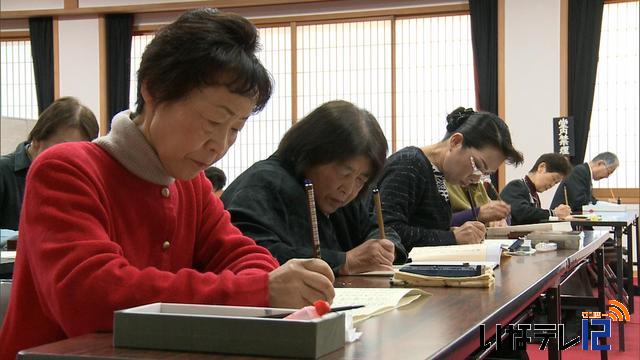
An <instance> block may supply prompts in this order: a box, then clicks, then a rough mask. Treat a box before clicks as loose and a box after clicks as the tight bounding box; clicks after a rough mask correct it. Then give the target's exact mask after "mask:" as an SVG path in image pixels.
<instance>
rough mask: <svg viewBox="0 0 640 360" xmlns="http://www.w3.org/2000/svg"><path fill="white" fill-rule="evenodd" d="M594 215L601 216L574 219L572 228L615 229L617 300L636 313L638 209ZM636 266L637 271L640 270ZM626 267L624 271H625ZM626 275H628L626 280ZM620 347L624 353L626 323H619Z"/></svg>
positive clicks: (639, 254) (639, 243)
mask: <svg viewBox="0 0 640 360" xmlns="http://www.w3.org/2000/svg"><path fill="white" fill-rule="evenodd" d="M590 214H594V215H599V218H598V219H597V220H591V219H574V220H571V225H572V226H589V227H591V226H607V227H609V226H610V227H612V228H613V240H614V248H615V251H616V295H617V300H618V301H620V302H621V303H623V304H625V305H627V308H628V309H629V313H630V314H633V313H634V312H635V309H634V300H633V298H634V296H635V294H636V288H635V287H634V285H633V260H634V259H633V246H634V242H633V233H634V232H633V225H635V227H636V231H635V235H636V251H638V250H640V239H639V238H638V237H639V236H640V233H639V232H638V209H637V208H636V209H629V210H627V211H620V212H610V211H603V212H594V213H590ZM623 234H626V235H627V256H628V260H627V261H626V263H625V261H624V260H623V256H622V235H623ZM638 258H640V252H639V253H638V256H637V258H636V263H638V266H640V262H638ZM638 266H636V269H637V268H638ZM623 267H624V269H623ZM624 273H626V274H627V276H626V278H625V276H624ZM618 331H619V334H620V336H619V338H618V346H619V347H620V351H624V349H625V345H624V338H625V336H624V323H623V322H618Z"/></svg>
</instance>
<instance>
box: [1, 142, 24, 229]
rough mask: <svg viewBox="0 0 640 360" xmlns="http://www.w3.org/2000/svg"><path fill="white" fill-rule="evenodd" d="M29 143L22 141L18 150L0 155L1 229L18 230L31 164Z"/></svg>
mask: <svg viewBox="0 0 640 360" xmlns="http://www.w3.org/2000/svg"><path fill="white" fill-rule="evenodd" d="M27 144H28V142H24V143H21V144H20V145H18V147H17V148H16V151H14V152H12V153H11V154H7V155H3V156H2V157H0V229H11V230H18V224H19V223H20V209H21V208H22V197H23V196H24V184H25V182H26V179H27V171H29V166H31V159H30V158H29V156H28V155H27Z"/></svg>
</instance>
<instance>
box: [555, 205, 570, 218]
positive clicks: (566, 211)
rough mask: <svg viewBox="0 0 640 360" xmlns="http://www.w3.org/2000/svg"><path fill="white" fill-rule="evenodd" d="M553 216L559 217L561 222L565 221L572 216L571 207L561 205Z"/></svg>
mask: <svg viewBox="0 0 640 360" xmlns="http://www.w3.org/2000/svg"><path fill="white" fill-rule="evenodd" d="M553 215H555V216H557V217H558V218H559V219H560V220H564V219H566V218H568V217H569V216H570V215H571V207H569V206H568V205H565V204H560V205H558V207H556V208H555V209H553Z"/></svg>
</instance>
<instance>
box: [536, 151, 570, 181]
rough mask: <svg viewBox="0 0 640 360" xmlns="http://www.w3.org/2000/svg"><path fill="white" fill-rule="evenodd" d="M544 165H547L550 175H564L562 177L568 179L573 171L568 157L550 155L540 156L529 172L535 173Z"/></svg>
mask: <svg viewBox="0 0 640 360" xmlns="http://www.w3.org/2000/svg"><path fill="white" fill-rule="evenodd" d="M542 163H545V165H546V169H547V172H548V173H558V174H560V175H562V177H567V175H569V174H570V173H571V169H572V168H573V166H571V163H570V162H569V159H567V157H566V156H564V155H560V154H554V153H548V154H542V155H540V157H539V158H538V160H536V163H535V164H533V167H532V168H531V170H529V172H535V171H536V170H538V166H540V164H542Z"/></svg>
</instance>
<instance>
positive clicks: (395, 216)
mask: <svg viewBox="0 0 640 360" xmlns="http://www.w3.org/2000/svg"><path fill="white" fill-rule="evenodd" d="M505 160H507V161H508V162H509V163H513V164H520V163H521V162H522V161H523V158H522V154H521V153H520V152H518V151H517V150H516V149H514V147H513V145H512V144H511V134H510V133H509V128H508V127H507V125H506V124H505V123H504V121H502V119H500V118H499V117H497V116H496V115H494V114H491V113H486V112H474V111H473V109H464V108H458V109H456V110H454V111H453V112H452V113H451V114H449V115H448V116H447V133H446V134H445V136H444V139H443V140H442V141H440V142H439V143H436V144H433V145H428V146H424V147H422V148H417V147H407V148H404V149H402V150H400V151H398V152H396V153H395V154H393V155H392V156H391V157H389V159H388V160H387V164H386V166H385V168H384V170H383V172H382V176H381V177H380V179H379V181H378V186H379V188H380V195H381V198H382V209H383V216H384V220H385V224H386V225H388V227H391V228H393V229H394V230H395V231H396V232H397V233H398V234H399V235H400V239H401V241H402V244H403V245H404V247H405V249H406V250H407V251H410V250H411V248H413V247H414V246H432V245H454V244H467V243H478V242H480V241H482V239H483V238H484V234H485V227H484V224H482V223H481V222H478V221H469V222H466V223H465V224H463V225H462V226H460V227H457V228H451V205H450V203H449V195H448V192H447V187H446V184H445V179H446V180H447V181H448V182H450V183H452V184H459V185H468V184H469V183H471V181H473V180H474V179H477V176H478V175H481V174H487V173H491V172H493V171H495V170H496V169H497V168H498V166H500V164H502V162H504V161H505ZM370 209H372V207H371V206H370Z"/></svg>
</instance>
